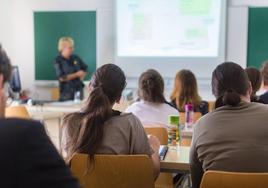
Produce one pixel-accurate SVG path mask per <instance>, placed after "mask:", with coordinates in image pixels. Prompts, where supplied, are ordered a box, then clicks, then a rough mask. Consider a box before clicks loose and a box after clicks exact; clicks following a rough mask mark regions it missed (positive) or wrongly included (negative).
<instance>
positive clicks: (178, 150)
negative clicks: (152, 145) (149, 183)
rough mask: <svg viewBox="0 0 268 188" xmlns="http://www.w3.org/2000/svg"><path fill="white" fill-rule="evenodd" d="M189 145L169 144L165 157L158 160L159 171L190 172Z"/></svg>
mask: <svg viewBox="0 0 268 188" xmlns="http://www.w3.org/2000/svg"><path fill="white" fill-rule="evenodd" d="M189 153H190V147H180V146H177V147H176V146H170V147H169V149H168V152H167V154H166V157H165V159H164V160H163V161H161V162H160V170H161V172H171V173H181V172H190V164H189Z"/></svg>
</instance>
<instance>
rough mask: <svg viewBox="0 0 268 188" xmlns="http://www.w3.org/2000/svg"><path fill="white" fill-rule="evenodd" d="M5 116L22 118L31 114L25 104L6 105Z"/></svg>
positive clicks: (27, 117)
mask: <svg viewBox="0 0 268 188" xmlns="http://www.w3.org/2000/svg"><path fill="white" fill-rule="evenodd" d="M5 116H6V117H7V118H10V117H12V118H22V119H30V118H31V116H30V114H29V113H28V111H27V109H26V107H25V106H12V107H7V108H6V112H5Z"/></svg>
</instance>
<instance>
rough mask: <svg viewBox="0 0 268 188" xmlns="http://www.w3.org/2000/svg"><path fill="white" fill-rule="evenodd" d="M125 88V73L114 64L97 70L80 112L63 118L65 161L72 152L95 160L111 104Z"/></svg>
mask: <svg viewBox="0 0 268 188" xmlns="http://www.w3.org/2000/svg"><path fill="white" fill-rule="evenodd" d="M125 86H126V77H125V75H124V72H123V71H122V70H121V69H120V68H119V67H118V66H116V65H114V64H106V65H103V66H102V67H100V68H98V69H97V70H96V72H95V73H94V74H93V76H92V79H91V82H90V85H89V87H90V94H89V97H88V100H87V104H86V106H85V108H84V109H83V111H82V113H73V114H70V115H67V116H66V117H65V118H64V125H65V126H67V127H66V128H67V135H68V136H67V145H66V151H67V161H70V160H71V158H72V156H73V155H74V154H75V153H86V154H89V155H90V159H93V160H94V155H95V154H96V151H97V150H98V148H99V146H100V144H101V142H102V138H103V129H104V124H105V122H106V121H107V120H109V119H110V118H111V117H112V112H113V111H112V104H114V103H115V102H116V101H117V100H120V98H121V94H122V91H123V90H124V88H125Z"/></svg>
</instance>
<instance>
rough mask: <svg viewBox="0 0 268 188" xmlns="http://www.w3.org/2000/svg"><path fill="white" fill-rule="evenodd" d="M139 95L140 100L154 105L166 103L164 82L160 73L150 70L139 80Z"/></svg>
mask: <svg viewBox="0 0 268 188" xmlns="http://www.w3.org/2000/svg"><path fill="white" fill-rule="evenodd" d="M138 95H139V98H140V99H143V100H145V101H148V102H153V103H164V102H165V101H166V100H165V97H164V80H163V78H162V76H161V75H160V73H159V72H157V71H156V70H153V69H149V70H147V71H146V72H144V73H142V74H141V76H140V78H139V89H138Z"/></svg>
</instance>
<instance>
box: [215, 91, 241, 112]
mask: <svg viewBox="0 0 268 188" xmlns="http://www.w3.org/2000/svg"><path fill="white" fill-rule="evenodd" d="M240 102H241V98H240V95H239V94H238V93H237V92H235V91H233V90H227V91H226V92H225V93H224V95H223V96H221V97H219V98H218V99H217V100H216V103H215V108H219V107H221V106H225V105H228V106H237V105H239V104H240Z"/></svg>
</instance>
